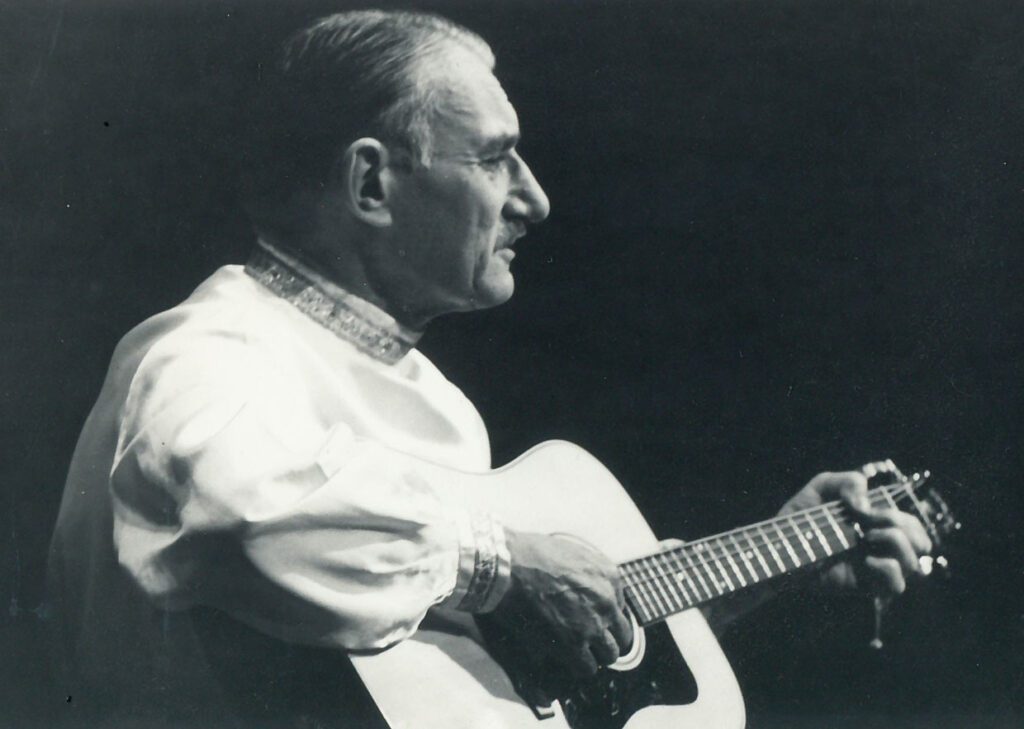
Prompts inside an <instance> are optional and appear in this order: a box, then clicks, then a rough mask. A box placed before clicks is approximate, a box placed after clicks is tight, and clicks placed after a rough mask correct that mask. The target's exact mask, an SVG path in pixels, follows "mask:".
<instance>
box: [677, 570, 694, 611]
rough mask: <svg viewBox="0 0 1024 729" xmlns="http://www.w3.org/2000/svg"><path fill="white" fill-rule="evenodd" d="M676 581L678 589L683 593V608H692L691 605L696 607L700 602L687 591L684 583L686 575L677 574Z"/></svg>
mask: <svg viewBox="0 0 1024 729" xmlns="http://www.w3.org/2000/svg"><path fill="white" fill-rule="evenodd" d="M674 579H675V582H676V587H677V588H678V589H679V590H681V591H682V593H683V607H690V606H691V605H696V604H697V602H699V601H698V600H697V599H696V598H693V597H691V596H690V591H689V590H687V589H686V584H685V583H684V581H685V579H686V575H685V574H683V573H682V572H676V573H675V577H674Z"/></svg>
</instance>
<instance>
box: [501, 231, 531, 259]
mask: <svg viewBox="0 0 1024 729" xmlns="http://www.w3.org/2000/svg"><path fill="white" fill-rule="evenodd" d="M525 235H526V226H523V225H517V226H516V227H514V228H512V229H511V230H510V231H509V233H508V235H507V236H506V237H505V240H504V241H502V242H501V243H499V244H498V245H497V246H495V251H496V252H497V251H509V252H510V253H513V255H514V252H513V251H512V246H514V245H515V244H516V241H517V240H519V239H520V238H522V237H523V236H525Z"/></svg>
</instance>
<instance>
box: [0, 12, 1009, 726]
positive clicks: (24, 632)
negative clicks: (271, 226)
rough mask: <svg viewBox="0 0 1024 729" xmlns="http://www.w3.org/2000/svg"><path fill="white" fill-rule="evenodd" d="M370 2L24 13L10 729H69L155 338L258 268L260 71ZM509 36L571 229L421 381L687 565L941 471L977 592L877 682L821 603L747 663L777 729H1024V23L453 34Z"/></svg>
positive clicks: (11, 151)
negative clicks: (87, 610)
mask: <svg viewBox="0 0 1024 729" xmlns="http://www.w3.org/2000/svg"><path fill="white" fill-rule="evenodd" d="M341 7H344V5H343V4H342V3H337V2H334V3H325V2H317V3H311V2H302V3H297V2H293V3H289V4H284V3H270V2H247V3H242V2H188V3H169V2H165V3H157V2H155V1H153V0H150V1H149V2H133V3H129V2H127V1H125V2H116V3H115V2H106V3H101V2H97V3H85V2H78V3H61V2H43V1H42V0H40V1H39V2H35V3H28V2H21V3H14V4H11V3H10V2H4V3H0V34H2V36H0V43H2V45H0V64H2V66H0V84H2V93H0V99H2V103H3V105H4V107H3V109H2V116H0V133H2V137H0V246H2V248H0V251H2V254H0V255H2V258H0V275H2V277H3V278H2V282H0V307H2V308H0V311H2V322H0V337H2V342H3V355H2V358H0V403H2V408H3V410H2V413H3V415H2V421H0V483H2V485H3V488H4V496H3V498H4V507H2V508H3V512H5V515H4V517H3V523H2V526H0V530H2V531H0V533H2V535H3V536H2V537H0V539H2V541H0V543H2V544H3V547H4V552H3V559H2V563H0V600H2V605H0V609H2V613H0V615H2V617H0V625H2V633H0V635H2V640H3V642H2V644H0V651H2V652H0V655H2V656H3V658H2V659H0V661H2V668H0V686H2V692H0V725H2V726H5V727H6V726H19V727H21V726H36V725H39V726H43V725H45V717H46V716H48V715H49V712H50V711H52V710H53V707H54V704H55V703H59V702H60V701H63V700H64V699H65V697H63V696H59V695H57V691H56V689H55V688H54V687H53V686H51V685H50V684H49V683H48V682H47V680H46V672H45V669H44V667H43V663H42V661H41V655H42V647H43V643H42V633H43V631H42V626H43V624H44V623H45V610H44V609H41V608H40V606H42V605H43V590H42V579H41V575H42V571H43V563H44V559H45V548H46V542H47V540H48V537H49V530H50V528H51V524H52V520H53V518H54V515H55V511H56V506H57V503H58V500H59V495H60V491H61V489H62V483H63V478H64V473H65V471H66V468H67V464H68V461H69V458H70V454H71V451H72V448H73V446H74V441H75V438H76V436H77V432H78V429H79V428H80V427H81V424H82V422H83V420H84V418H85V415H86V413H87V412H88V409H89V407H90V406H91V404H92V402H93V400H94V398H95V396H96V394H97V392H98V390H99V385H100V383H101V380H102V376H103V373H104V371H105V368H106V365H107V362H108V359H109V357H110V354H111V352H112V350H113V346H114V344H115V343H116V342H117V340H118V339H119V337H120V336H121V335H122V334H123V333H124V332H125V331H126V330H127V329H128V328H129V327H130V326H131V325H133V324H134V323H136V322H138V321H140V320H141V319H143V318H144V317H146V316H148V315H150V314H152V313H154V312H156V311H158V310H160V309H163V308H166V307H168V306H171V305H173V304H174V303H176V302H177V301H179V300H180V299H182V298H183V297H184V296H186V295H187V294H188V292H189V291H190V290H191V289H192V288H193V287H194V286H195V285H196V284H197V283H198V282H199V281H200V280H201V279H202V278H203V277H205V275H206V274H207V273H208V272H209V271H210V270H212V268H214V267H215V266H217V265H220V264H222V263H225V262H238V261H240V260H242V259H243V258H244V255H245V253H246V251H247V249H248V247H249V245H250V243H251V235H250V232H249V229H248V226H247V224H246V222H245V219H244V217H243V216H242V214H241V213H240V211H239V209H238V207H237V205H236V203H235V196H234V180H235V164H236V162H235V161H236V159H237V150H238V145H239V144H240V143H241V141H242V138H243V134H244V129H242V128H241V127H240V123H239V119H240V110H241V109H242V108H243V107H244V105H245V103H246V101H247V99H248V97H249V95H250V93H251V90H252V89H253V87H254V84H255V83H256V78H257V76H258V67H257V63H258V61H259V60H261V59H266V58H267V57H268V56H269V53H270V49H271V48H273V47H274V45H275V44H276V43H277V42H279V41H280V40H281V39H282V38H283V37H284V35H286V34H287V33H288V32H289V31H291V30H292V29H294V28H296V27H298V26H300V25H301V24H303V23H305V22H306V21H308V20H310V19H312V18H314V17H317V16H319V15H322V14H325V13H327V12H330V11H332V10H335V9H339V8H341ZM416 7H421V8H428V9H438V10H441V11H442V12H443V13H445V14H447V15H449V16H450V17H452V18H453V19H455V20H458V21H461V22H463V23H465V24H467V25H469V26H470V27H472V28H473V29H475V30H477V31H478V32H480V33H481V34H482V35H483V36H484V37H486V38H487V39H488V40H489V41H490V42H491V43H492V45H493V46H494V48H495V50H496V52H497V55H498V58H499V62H498V75H499V77H500V78H501V79H502V81H503V83H504V84H505V86H506V88H507V90H508V91H509V94H510V97H511V98H512V101H513V103H514V104H515V105H516V107H517V108H518V110H519V113H520V117H521V123H522V127H523V131H524V140H523V143H522V145H521V151H522V153H523V155H524V157H525V158H526V159H527V160H528V161H529V162H530V164H531V166H532V167H533V169H534V172H535V173H536V174H537V176H538V178H539V179H540V181H541V182H542V184H543V185H544V186H545V188H546V189H547V191H548V193H549V195H550V197H551V200H552V207H553V212H552V215H551V218H550V219H549V221H548V222H547V223H545V224H544V225H543V226H541V227H540V228H538V229H537V230H536V231H535V232H534V233H533V234H532V235H531V236H530V237H528V238H527V239H526V240H524V241H522V243H521V244H520V246H519V252H520V253H519V257H518V258H517V260H516V264H515V271H516V274H517V282H518V290H517V294H516V297H515V298H514V299H513V301H512V302H511V303H509V304H507V305H505V306H503V307H501V308H499V309H496V310H493V311H489V312H485V313H481V314H475V315H470V316H463V317H451V318H448V319H445V320H441V321H439V322H437V323H436V324H435V326H434V327H433V328H432V329H431V331H430V332H429V333H428V335H427V337H426V338H425V340H424V342H423V348H424V349H425V350H426V352H427V353H428V354H429V355H430V356H432V357H433V358H434V359H435V361H437V363H438V364H439V365H440V366H441V367H442V369H443V370H444V371H446V372H447V373H448V374H449V377H450V378H451V379H452V380H454V381H455V382H456V383H457V384H459V385H460V386H461V387H463V389H464V390H465V391H466V393H467V394H468V395H469V396H470V398H471V399H472V400H473V401H474V402H475V403H476V404H477V405H478V407H479V408H480V410H481V411H482V413H483V415H484V418H485V420H486V421H487V423H488V425H489V427H490V430H491V435H492V440H493V445H494V451H495V460H496V462H504V461H507V460H509V459H511V458H512V457H514V456H515V455H516V454H518V453H519V452H521V451H522V450H524V449H525V448H526V447H528V446H529V445H532V444H533V443H535V442H537V441H539V440H543V439H547V438H553V437H558V438H566V439H569V440H573V441H575V442H577V443H580V444H582V445H583V446H585V447H586V448H588V449H589V450H591V451H592V452H593V453H595V454H596V455H598V456H599V457H600V458H601V459H602V460H604V461H605V462H606V463H607V464H608V465H609V466H610V467H611V468H612V470H613V471H614V472H615V473H616V474H617V475H619V477H620V478H621V479H622V480H623V481H624V483H625V484H626V485H627V487H628V488H629V490H630V491H631V493H632V494H633V496H634V497H635V499H636V501H637V502H638V503H639V504H640V506H641V507H642V508H643V510H644V511H645V512H646V513H647V514H648V515H649V518H650V521H651V523H652V525H653V526H654V527H655V529H656V531H658V532H659V533H660V534H662V535H664V536H689V537H693V536H699V535H702V534H705V533H710V532H711V531H717V530H722V529H725V528H728V527H730V526H734V525H737V524H740V523H745V522H749V521H753V520H755V519H758V518H762V517H765V516H767V515H769V514H771V513H773V512H774V510H775V509H776V508H778V506H779V505H780V504H781V502H782V501H783V500H784V499H785V498H786V497H787V496H788V495H789V494H790V493H791V492H792V491H793V490H795V489H796V488H797V487H798V486H800V485H801V484H802V483H803V482H804V481H805V480H806V479H807V478H808V477H809V476H811V475H813V474H814V473H816V472H818V471H820V470H825V469H841V468H848V467H856V466H858V465H860V464H861V463H863V462H865V461H868V460H873V459H876V458H880V457H892V458H893V459H895V460H896V462H897V463H899V464H901V465H902V466H903V468H904V470H912V469H922V468H929V469H931V470H932V471H933V472H934V473H935V474H937V475H938V477H939V479H940V481H941V482H942V485H943V488H944V492H945V494H946V496H947V497H948V499H949V500H950V501H951V502H952V503H953V504H954V505H955V507H956V509H957V511H958V515H959V516H960V518H961V520H962V521H963V522H964V524H965V528H964V532H963V534H962V536H961V537H960V538H959V540H958V542H957V543H956V544H953V545H951V546H950V547H949V548H948V550H947V554H948V555H949V557H950V559H951V561H952V563H953V572H952V574H951V576H950V577H949V579H947V580H942V579H939V580H933V581H931V582H929V583H928V584H926V585H919V586H917V589H916V590H914V591H912V594H908V595H907V596H905V598H904V599H902V600H901V601H900V602H899V603H898V604H897V605H896V606H895V607H894V609H893V611H892V614H891V616H890V617H889V619H888V621H887V623H886V625H885V630H886V637H887V650H886V651H884V652H883V653H881V654H874V653H872V652H871V651H869V650H868V648H867V642H868V640H869V638H870V634H871V627H870V611H869V608H868V605H867V602H866V600H864V599H863V598H821V597H814V596H810V595H808V594H807V593H799V594H795V595H791V596H789V597H787V598H784V599H783V600H781V601H779V602H778V603H777V604H776V605H775V606H773V607H771V608H769V609H767V610H765V611H763V612H762V613H761V614H759V615H758V616H756V617H754V618H752V619H751V620H750V621H749V622H748V623H746V624H745V625H743V626H740V627H738V628H737V629H736V630H735V631H733V633H732V634H731V635H730V636H729V637H728V639H727V641H726V643H727V648H728V651H729V653H730V655H731V657H732V658H733V662H734V664H735V667H736V670H737V673H738V675H739V676H740V680H741V682H742V684H743V686H744V688H745V691H746V694H747V700H748V705H749V711H750V725H751V726H752V727H775V726H779V727H783V726H808V727H831V726H836V727H845V726H850V727H873V726H879V727H883V726H899V727H902V726H907V727H918V726H920V727H962V726H968V725H970V726H972V727H987V726H991V727H1004V726H1005V727H1009V726H1018V725H1019V724H1018V722H1019V721H1020V720H1021V711H1022V709H1024V706H1022V703H1024V702H1022V696H1021V684H1022V680H1024V658H1022V650H1024V641H1022V637H1024V635H1022V634H1024V624H1022V611H1021V607H1020V601H1021V595H1022V587H1024V584H1022V583H1024V579H1022V574H1024V573H1022V562H1024V561H1022V559H1021V557H1022V556H1024V540H1022V538H1021V536H1020V534H1019V533H1018V525H1019V524H1020V523H1021V517H1022V514H1024V510H1022V509H1021V506H1022V495H1021V488H1020V483H1019V475H1020V473H1021V456H1020V449H1019V445H1020V440H1021V389H1022V387H1021V383H1022V375H1024V350H1022V326H1024V317H1022V309H1024V298H1022V297H1021V296H1020V294H1019V292H1018V289H1019V287H1020V285H1021V282H1022V281H1021V279H1022V276H1021V274H1022V270H1024V269H1022V246H1021V243H1022V240H1021V238H1022V236H1021V234H1022V232H1024V226H1022V217H1021V207H1022V206H1021V201H1022V198H1024V169H1022V165H1024V142H1022V139H1021V131H1022V129H1024V102H1022V98H1024V44H1022V40H1024V38H1022V36H1024V25H1022V21H1024V12H1022V8H1021V6H1020V4H1019V3H1014V2H1000V1H998V0H983V1H978V0H975V1H973V2H967V1H966V0H964V1H963V2H950V1H949V0H939V1H931V2H910V1H906V0H903V1H891V2H880V1H863V2H848V1H844V2H837V1H831V0H825V1H820V2H812V1H811V0H796V1H794V0H770V1H768V0H757V1H754V0H687V1H686V2H674V3H667V2H651V1H647V2H633V3H627V2H565V1H563V2H557V3H555V2H538V1H531V2H508V3H502V4H497V3H495V4H485V3H475V4H469V3H466V2H461V3H456V2H444V3H436V2H435V3H421V4H418V5H416Z"/></svg>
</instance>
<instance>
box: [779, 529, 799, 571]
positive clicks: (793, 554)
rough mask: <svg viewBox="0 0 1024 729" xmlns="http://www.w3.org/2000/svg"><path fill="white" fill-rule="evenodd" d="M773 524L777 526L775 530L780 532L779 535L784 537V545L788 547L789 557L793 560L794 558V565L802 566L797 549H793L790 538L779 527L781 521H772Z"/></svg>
mask: <svg viewBox="0 0 1024 729" xmlns="http://www.w3.org/2000/svg"><path fill="white" fill-rule="evenodd" d="M772 526H773V527H775V531H776V532H778V534H779V537H781V539H782V546H783V547H785V548H786V552H787V553H788V554H789V558H790V559H791V560H793V564H794V565H796V566H797V567H799V566H800V559H799V558H798V557H797V556H796V550H795V549H793V545H792V544H790V543H789V539H788V538H787V537H786V535H785V534H783V533H782V530H781V529H779V522H778V521H773V522H772Z"/></svg>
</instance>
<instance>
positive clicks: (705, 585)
mask: <svg viewBox="0 0 1024 729" xmlns="http://www.w3.org/2000/svg"><path fill="white" fill-rule="evenodd" d="M682 552H683V556H684V557H686V564H687V565H689V567H690V569H691V570H692V571H693V573H694V574H695V575H697V581H698V582H700V586H701V587H703V588H704V592H706V593H707V594H708V599H709V600H710V599H711V598H713V597H714V596H715V594H714V593H713V592H711V590H710V588H708V583H707V582H705V581H704V576H703V575H702V574H701V573H700V570H699V569H697V565H695V564H694V563H693V560H692V559H690V554H689V552H688V551H687V549H686V548H685V547H684V548H683V550H682Z"/></svg>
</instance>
